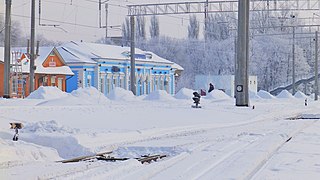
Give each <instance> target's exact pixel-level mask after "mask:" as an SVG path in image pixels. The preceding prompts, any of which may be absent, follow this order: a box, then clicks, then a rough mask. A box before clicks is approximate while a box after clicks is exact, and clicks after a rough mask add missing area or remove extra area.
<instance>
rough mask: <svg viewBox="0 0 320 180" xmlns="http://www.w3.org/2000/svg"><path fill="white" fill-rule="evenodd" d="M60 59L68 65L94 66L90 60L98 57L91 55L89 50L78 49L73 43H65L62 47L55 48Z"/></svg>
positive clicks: (93, 62)
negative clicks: (87, 64)
mask: <svg viewBox="0 0 320 180" xmlns="http://www.w3.org/2000/svg"><path fill="white" fill-rule="evenodd" d="M57 50H58V51H59V53H60V55H61V56H62V58H63V59H64V60H65V62H66V63H67V64H68V63H91V64H96V62H95V61H94V60H92V58H97V57H98V56H97V55H95V54H92V53H91V52H90V50H88V49H86V48H79V46H78V45H77V44H75V43H73V42H70V43H66V44H64V45H63V46H60V47H57Z"/></svg>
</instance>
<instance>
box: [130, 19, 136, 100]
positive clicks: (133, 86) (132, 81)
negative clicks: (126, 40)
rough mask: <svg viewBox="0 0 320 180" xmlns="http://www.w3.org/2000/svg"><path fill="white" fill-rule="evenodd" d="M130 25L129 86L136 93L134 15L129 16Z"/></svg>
mask: <svg viewBox="0 0 320 180" xmlns="http://www.w3.org/2000/svg"><path fill="white" fill-rule="evenodd" d="M130 25H131V28H130V30H131V36H130V37H131V45H130V57H131V61H130V62H131V73H130V87H131V91H132V93H133V94H134V95H137V93H136V90H137V89H136V72H135V69H136V65H135V57H134V56H135V54H136V53H135V40H134V39H135V37H134V34H135V31H134V28H135V24H134V16H130Z"/></svg>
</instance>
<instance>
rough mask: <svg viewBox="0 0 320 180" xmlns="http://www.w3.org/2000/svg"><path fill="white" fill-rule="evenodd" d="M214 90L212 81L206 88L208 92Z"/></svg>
mask: <svg viewBox="0 0 320 180" xmlns="http://www.w3.org/2000/svg"><path fill="white" fill-rule="evenodd" d="M213 90H214V86H213V84H212V83H210V84H209V90H208V93H210V92H211V91H213Z"/></svg>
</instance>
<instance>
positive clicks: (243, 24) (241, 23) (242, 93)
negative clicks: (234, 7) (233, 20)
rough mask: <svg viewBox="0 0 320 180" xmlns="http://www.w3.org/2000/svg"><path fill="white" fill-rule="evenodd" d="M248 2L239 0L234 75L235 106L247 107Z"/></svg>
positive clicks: (247, 0)
mask: <svg viewBox="0 0 320 180" xmlns="http://www.w3.org/2000/svg"><path fill="white" fill-rule="evenodd" d="M249 3H250V1H249V0H239V1H238V4H239V10H238V48H237V49H238V50H237V64H236V73H235V86H236V106H248V105H249V91H248V59H249V7H250V6H249Z"/></svg>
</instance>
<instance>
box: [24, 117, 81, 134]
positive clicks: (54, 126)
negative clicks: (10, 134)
mask: <svg viewBox="0 0 320 180" xmlns="http://www.w3.org/2000/svg"><path fill="white" fill-rule="evenodd" d="M21 131H22V132H24V133H40V132H41V133H61V134H64V133H71V134H73V133H77V132H79V130H78V129H71V128H68V127H65V126H61V125H59V124H58V123H57V122H56V121H54V120H52V121H39V122H35V123H28V124H26V126H25V127H24V128H23V129H22V130H21Z"/></svg>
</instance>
